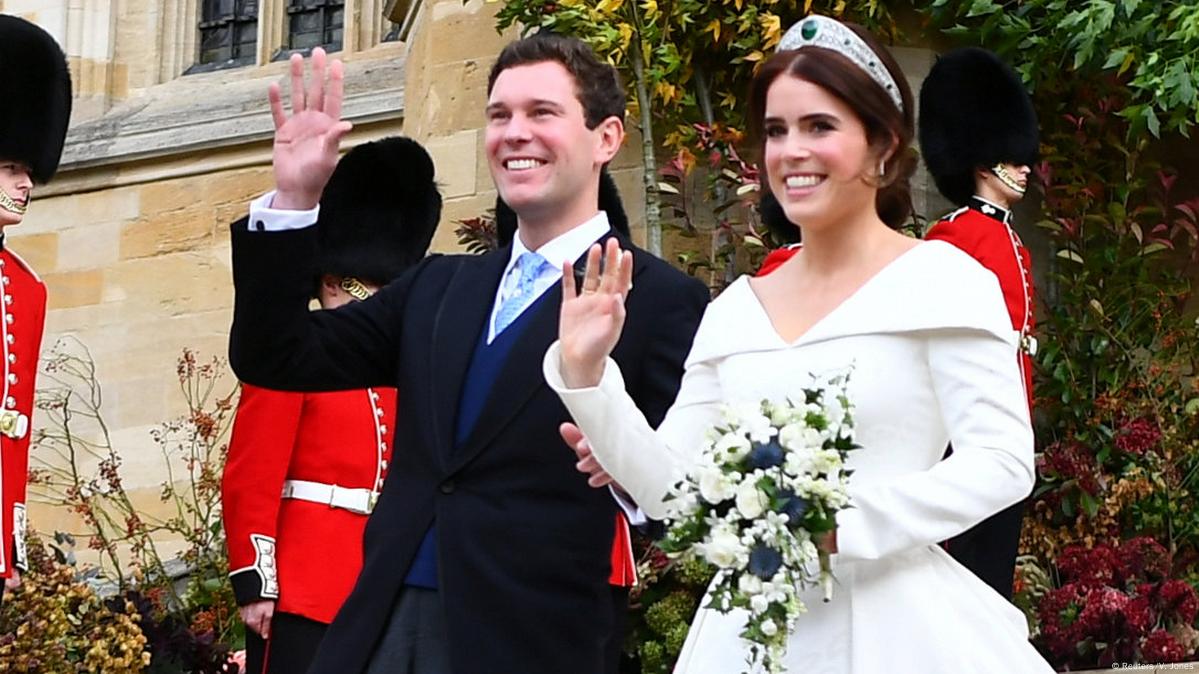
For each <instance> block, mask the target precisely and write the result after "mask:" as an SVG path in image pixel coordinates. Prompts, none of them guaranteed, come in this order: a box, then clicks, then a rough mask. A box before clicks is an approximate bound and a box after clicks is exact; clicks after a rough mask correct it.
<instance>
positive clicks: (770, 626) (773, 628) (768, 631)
mask: <svg viewBox="0 0 1199 674" xmlns="http://www.w3.org/2000/svg"><path fill="white" fill-rule="evenodd" d="M761 630H762V634H765V635H766V636H768V637H772V636H774V635H776V634H778V632H779V626H778V625H775V624H774V621H773V620H771V619H769V618H767V619H766V620H765V621H763V622H762V625H761Z"/></svg>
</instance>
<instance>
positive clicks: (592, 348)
mask: <svg viewBox="0 0 1199 674" xmlns="http://www.w3.org/2000/svg"><path fill="white" fill-rule="evenodd" d="M601 254H602V255H603V259H604V264H603V271H602V272H601V271H600V256H601ZM632 287H633V254H632V253H630V252H629V251H627V250H626V251H622V250H621V249H620V243H619V242H618V241H617V240H616V239H615V238H611V239H608V241H607V245H606V246H605V247H604V248H603V249H602V251H601V248H600V245H599V244H598V243H597V244H595V245H593V246H592V247H591V249H590V250H589V251H587V271H586V273H585V274H584V275H583V284H582V287H581V288H578V289H576V287H575V277H574V269H573V268H572V265H571V264H570V263H569V262H567V263H566V264H565V265H563V268H562V310H561V314H560V316H559V320H558V340H559V341H560V343H561V345H560V348H561V368H562V380H563V381H564V382H565V383H566V385H567V386H569V387H570V388H583V387H588V386H595V385H596V384H598V383H599V381H600V377H601V376H603V373H604V359H605V358H607V357H608V354H610V353H612V349H614V348H615V347H616V342H617V341H618V340H619V339H620V331H621V329H622V328H623V327H624V318H625V310H624V300H625V297H626V296H627V295H628V293H629V289H630V288H632Z"/></svg>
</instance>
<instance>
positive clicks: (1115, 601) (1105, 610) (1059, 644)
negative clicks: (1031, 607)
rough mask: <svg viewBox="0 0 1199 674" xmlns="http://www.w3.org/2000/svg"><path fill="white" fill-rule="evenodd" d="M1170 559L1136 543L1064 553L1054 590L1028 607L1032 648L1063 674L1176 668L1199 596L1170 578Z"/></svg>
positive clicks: (1187, 650) (1189, 640)
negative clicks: (1121, 666) (1033, 629)
mask: <svg viewBox="0 0 1199 674" xmlns="http://www.w3.org/2000/svg"><path fill="white" fill-rule="evenodd" d="M1171 567H1172V559H1171V555H1170V553H1169V552H1168V551H1167V550H1166V549H1165V548H1164V547H1162V545H1161V544H1160V543H1158V542H1157V541H1155V540H1154V539H1152V538H1149V537H1146V536H1142V537H1138V538H1133V539H1130V540H1127V541H1124V542H1123V543H1120V544H1118V545H1108V544H1101V545H1097V546H1095V547H1094V548H1091V549H1087V548H1084V547H1081V546H1072V547H1069V548H1066V549H1065V550H1063V552H1062V554H1061V556H1060V557H1059V558H1058V561H1057V569H1058V572H1059V574H1060V576H1061V581H1062V583H1061V585H1060V587H1057V588H1056V589H1051V590H1049V591H1047V592H1045V593H1044V594H1043V596H1041V598H1040V601H1039V603H1038V605H1037V607H1036V612H1037V617H1038V623H1039V628H1040V633H1039V634H1037V635H1036V636H1035V637H1034V642H1035V643H1036V644H1037V646H1038V647H1039V648H1041V650H1043V651H1044V652H1045V653H1046V654H1047V655H1048V656H1049V657H1050V658H1051V659H1052V660H1053V661H1054V662H1056V663H1059V664H1060V665H1062V666H1065V667H1067V668H1078V667H1089V666H1093V665H1095V664H1098V665H1099V666H1101V667H1111V666H1112V665H1113V664H1116V663H1121V662H1139V663H1172V662H1181V661H1183V660H1185V659H1187V658H1188V657H1190V656H1192V655H1193V654H1194V653H1195V649H1196V647H1197V646H1199V631H1196V630H1195V627H1194V623H1195V617H1196V614H1197V613H1199V595H1197V594H1196V592H1195V588H1194V587H1192V586H1191V585H1190V584H1189V583H1187V582H1186V581H1183V580H1178V579H1174V578H1171V577H1170V575H1171V571H1172V568H1171Z"/></svg>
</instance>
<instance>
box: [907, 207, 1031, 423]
mask: <svg viewBox="0 0 1199 674" xmlns="http://www.w3.org/2000/svg"><path fill="white" fill-rule="evenodd" d="M979 208H983V209H987V210H989V211H991V214H990V215H988V214H984V213H983V212H982V211H980V210H977V209H979ZM1008 217H1009V216H1008V212H1007V211H1005V210H1004V209H1001V208H999V207H998V206H995V205H993V204H988V203H986V202H983V201H981V200H978V199H976V200H975V201H974V202H972V206H971V207H963V208H961V209H959V210H957V211H955V212H953V213H950V214H949V215H947V216H945V218H943V219H942V220H940V221H939V222H937V223H936V224H934V225H933V226H932V227H931V228H930V229H929V230H928V232H927V233H926V234H925V235H924V238H925V239H928V240H930V241H931V240H934V239H935V240H940V241H946V242H948V243H951V244H953V245H954V246H957V247H958V248H960V249H961V250H962V251H964V252H966V253H967V254H969V255H970V256H971V257H973V258H974V259H976V260H978V261H979V263H980V264H982V266H984V267H986V268H987V269H989V270H991V272H992V273H993V274H995V276H996V277H998V279H999V288H1000V290H1002V291H1003V300H1004V302H1005V303H1006V304H1007V310H1008V315H1009V316H1011V319H1012V330H1015V331H1016V332H1018V333H1019V343H1020V354H1019V362H1020V374H1021V375H1022V377H1023V378H1024V393H1025V395H1026V396H1027V397H1028V406H1029V409H1030V410H1031V409H1032V392H1033V389H1032V356H1033V355H1035V353H1036V340H1035V339H1033V337H1032V331H1033V328H1034V327H1035V325H1036V317H1035V316H1034V315H1033V297H1034V295H1033V292H1034V290H1033V277H1032V258H1031V256H1030V255H1029V253H1028V248H1026V247H1025V246H1024V244H1023V242H1021V241H1020V237H1019V236H1017V235H1016V232H1015V231H1014V230H1012V228H1011V225H1009V224H1007V222H1006V220H1008Z"/></svg>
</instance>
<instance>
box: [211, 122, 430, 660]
mask: <svg viewBox="0 0 1199 674" xmlns="http://www.w3.org/2000/svg"><path fill="white" fill-rule="evenodd" d="M440 214H441V195H440V194H439V193H438V191H437V186H436V184H435V183H434V180H433V161H432V159H431V158H430V157H429V155H428V153H427V152H426V151H425V149H424V148H422V147H421V146H420V145H419V144H417V143H416V142H414V141H412V140H409V139H407V138H398V137H397V138H386V139H383V140H380V141H376V142H373V143H368V144H366V145H361V146H359V147H356V148H354V149H353V150H352V151H350V152H349V153H348V154H347V155H346V156H345V157H344V158H343V159H342V160H341V161H340V162H339V163H338V165H337V169H336V170H335V171H334V173H333V176H332V178H331V179H330V180H329V184H328V185H327V186H326V188H325V191H324V194H323V195H322V198H321V204H320V215H319V219H318V221H317V227H318V240H319V242H320V246H321V253H320V264H319V268H318V269H317V270H315V273H314V277H313V296H314V297H315V298H316V299H317V300H318V301H319V303H320V305H321V308H322V309H334V308H336V307H338V306H342V305H344V304H348V303H350V302H354V301H357V300H363V299H366V298H367V297H369V296H370V295H371V294H372V293H374V292H375V291H376V290H378V289H379V288H380V287H382V286H384V285H386V284H387V283H388V282H390V281H392V280H393V279H395V278H397V277H398V276H400V274H401V273H403V272H404V270H406V269H407V268H408V267H410V266H412V265H413V264H415V263H416V262H418V261H419V260H420V259H421V258H423V257H424V255H425V252H426V251H427V249H428V247H429V243H430V242H431V241H432V238H433V232H434V230H435V229H436V227H437V222H438V219H439V217H440ZM396 395H397V393H396V390H395V389H394V388H387V387H376V388H368V389H360V390H353V391H337V392H320V393H288V392H279V391H271V390H267V389H263V388H258V387H255V386H251V385H248V384H244V385H243V386H242V392H241V400H240V402H239V404H238V408H237V416H236V418H235V419H234V424H233V435H232V439H231V441H230V443H229V457H228V461H227V463H226V464H225V473H224V478H223V481H222V497H223V506H224V520H225V532H226V536H227V538H228V548H229V569H230V573H229V576H230V579H231V580H232V583H233V590H234V593H235V594H236V596H237V601H238V604H239V605H241V615H242V619H243V621H245V623H246V627H247V630H246V651H247V654H246V655H247V657H246V665H247V669H246V671H247V672H248V673H249V674H261V673H264V672H270V673H272V674H296V673H299V672H305V671H307V670H308V665H309V663H310V662H311V660H312V658H313V656H314V655H315V654H316V650H317V647H318V646H319V644H320V641H321V639H322V637H323V636H324V633H325V628H326V626H327V625H328V624H329V623H330V622H332V621H333V616H334V615H336V613H337V611H338V609H340V608H341V605H342V603H343V602H344V601H345V598H346V597H347V596H348V595H349V594H350V590H351V589H352V588H353V586H354V582H355V581H356V580H357V578H358V573H359V571H360V569H361V568H362V532H363V529H364V527H365V526H366V520H367V517H368V516H369V515H370V513H371V511H372V510H373V508H374V506H375V500H376V499H377V498H378V495H379V492H380V490H381V489H382V487H383V480H384V478H385V476H386V475H387V470H388V467H389V465H390V463H391V461H392V455H393V448H392V437H393V434H394V429H395V419H393V416H394V414H395V409H396ZM401 395H402V393H401ZM398 460H401V461H402V460H403V455H402V452H401V454H399V455H398Z"/></svg>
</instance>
